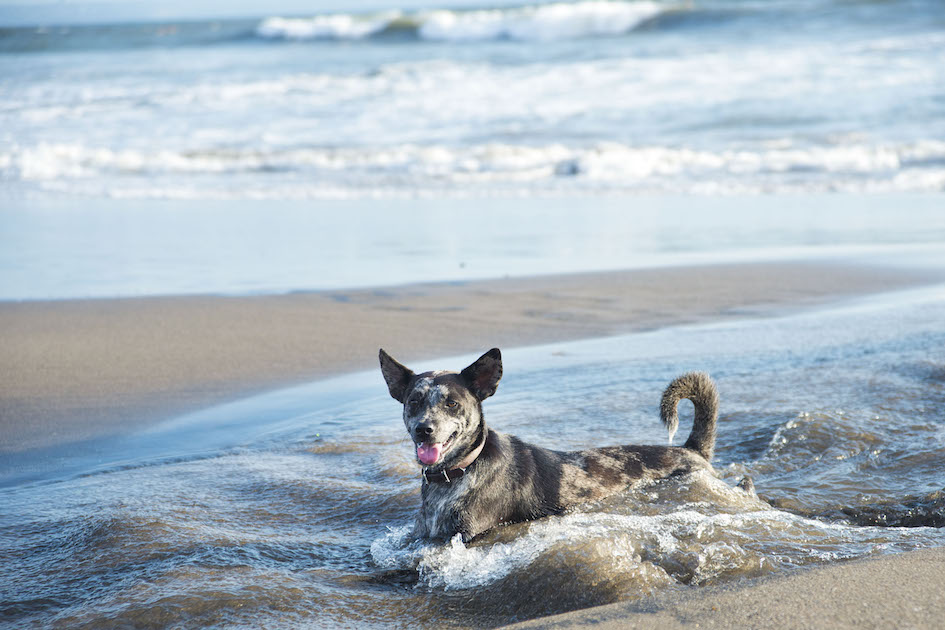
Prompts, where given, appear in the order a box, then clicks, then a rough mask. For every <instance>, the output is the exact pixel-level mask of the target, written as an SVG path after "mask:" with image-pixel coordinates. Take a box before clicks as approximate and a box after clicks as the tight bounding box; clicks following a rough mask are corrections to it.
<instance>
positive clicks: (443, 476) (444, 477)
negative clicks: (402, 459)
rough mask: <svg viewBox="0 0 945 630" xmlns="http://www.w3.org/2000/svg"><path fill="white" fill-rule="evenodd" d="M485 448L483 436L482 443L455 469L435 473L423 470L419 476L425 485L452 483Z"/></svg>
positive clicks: (426, 469)
mask: <svg viewBox="0 0 945 630" xmlns="http://www.w3.org/2000/svg"><path fill="white" fill-rule="evenodd" d="M485 446H486V436H485V435H483V436H482V442H480V443H479V446H477V447H476V448H474V449H473V450H471V451H470V452H469V455H467V456H466V457H465V458H464V459H463V461H461V462H460V463H459V466H457V467H456V468H450V469H449V470H440V471H437V472H431V471H430V469H428V468H424V469H423V472H421V473H420V476H421V477H423V479H424V481H426V482H427V483H434V482H436V483H452V482H454V481H456V480H457V479H460V478H461V477H462V476H463V475H465V474H466V469H467V468H469V467H470V466H472V463H473V462H474V461H476V459H477V458H478V457H479V455H480V454H481V453H482V449H483V448H485Z"/></svg>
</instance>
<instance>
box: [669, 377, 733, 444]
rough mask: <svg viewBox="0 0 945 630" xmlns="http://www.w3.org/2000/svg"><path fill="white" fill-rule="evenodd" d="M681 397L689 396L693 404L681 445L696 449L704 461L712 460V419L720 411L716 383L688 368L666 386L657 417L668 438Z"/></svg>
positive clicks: (675, 423)
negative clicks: (690, 429)
mask: <svg viewBox="0 0 945 630" xmlns="http://www.w3.org/2000/svg"><path fill="white" fill-rule="evenodd" d="M683 398H688V399H689V400H691V401H692V404H693V405H695V408H696V413H695V418H694V419H693V422H692V433H690V434H689V439H688V440H686V443H685V444H684V445H683V446H685V447H686V448H688V449H692V450H694V451H695V452H697V453H699V454H700V455H702V456H703V457H704V458H705V459H706V461H711V460H712V452H713V451H714V450H715V421H716V419H717V418H718V415H719V392H718V390H717V389H716V388H715V383H714V382H713V381H712V379H711V378H710V377H709V375H708V374H706V373H705V372H689V373H688V374H683V375H682V376H680V377H678V378H676V379H675V380H674V381H673V382H672V383H670V384H669V385H668V386H667V387H666V391H664V392H663V399H662V400H661V401H660V420H662V421H663V424H665V425H666V429H667V430H668V431H669V439H670V441H672V439H673V435H675V434H676V429H677V427H678V426H679V416H678V415H677V414H676V406H677V405H678V404H679V401H680V400H682V399H683Z"/></svg>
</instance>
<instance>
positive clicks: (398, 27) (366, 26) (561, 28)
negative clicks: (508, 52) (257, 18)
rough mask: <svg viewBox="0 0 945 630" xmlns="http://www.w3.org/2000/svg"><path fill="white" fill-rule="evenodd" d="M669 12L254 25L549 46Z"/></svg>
mask: <svg viewBox="0 0 945 630" xmlns="http://www.w3.org/2000/svg"><path fill="white" fill-rule="evenodd" d="M669 10H671V9H670V7H669V6H668V5H666V4H661V3H657V2H651V1H649V0H639V1H636V2H626V1H617V0H585V1H583V2H574V3H566V2H559V3H553V4H538V5H530V6H524V7H517V8H508V9H475V10H433V11H418V12H416V13H405V12H402V11H389V12H385V13H375V14H360V15H359V14H338V15H321V16H315V17H311V18H283V17H270V18H267V19H265V20H263V21H262V22H261V23H260V24H259V26H258V27H257V28H256V35H257V36H259V37H261V38H264V39H273V40H279V39H282V40H306V39H308V40H317V39H324V40H332V39H334V40H359V39H366V38H371V37H375V36H383V35H385V34H386V35H390V34H394V33H401V34H403V33H407V34H411V35H413V36H415V37H417V38H419V39H423V40H430V41H455V42H463V41H487V40H501V39H508V40H519V41H554V40H561V39H576V38H581V37H596V36H615V35H621V34H624V33H627V32H630V31H632V30H634V29H635V28H637V27H639V26H640V25H641V24H644V23H646V22H647V21H648V20H652V19H653V18H655V17H657V16H659V15H661V14H662V13H664V12H666V11H669Z"/></svg>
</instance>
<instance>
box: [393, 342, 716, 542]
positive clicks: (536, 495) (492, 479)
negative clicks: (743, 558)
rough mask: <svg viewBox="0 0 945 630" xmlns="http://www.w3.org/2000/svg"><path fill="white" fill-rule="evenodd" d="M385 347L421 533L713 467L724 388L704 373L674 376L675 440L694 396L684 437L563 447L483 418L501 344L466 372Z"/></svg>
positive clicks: (666, 398)
mask: <svg viewBox="0 0 945 630" xmlns="http://www.w3.org/2000/svg"><path fill="white" fill-rule="evenodd" d="M379 356H380V362H381V373H382V374H383V376H384V380H385V381H386V382H387V387H388V389H389V390H390V395H391V396H392V397H393V398H394V400H396V401H398V402H400V403H402V404H403V419H404V424H405V425H406V428H407V433H408V435H409V436H410V438H411V439H412V440H413V442H414V444H415V446H416V458H417V462H418V463H419V464H420V466H421V469H422V472H421V476H422V490H421V494H422V501H421V507H420V513H419V514H418V516H417V521H416V525H415V527H414V531H413V535H414V536H415V537H416V538H428V539H440V540H443V539H450V538H452V537H453V536H455V535H456V534H461V535H462V539H463V541H464V542H469V541H471V540H473V539H474V538H476V537H477V536H479V535H481V534H483V533H485V532H487V531H489V530H491V529H493V528H495V527H497V526H500V525H505V524H509V523H518V522H522V521H529V520H533V519H537V518H542V517H545V516H550V515H553V514H560V513H562V512H563V511H565V510H567V509H568V508H571V507H573V506H575V505H578V504H580V503H585V502H588V501H594V500H597V499H602V498H604V497H607V496H608V495H611V494H614V493H615V492H617V491H619V490H621V489H624V488H627V487H630V486H633V485H635V484H638V483H642V482H646V481H653V480H656V479H661V478H665V477H670V476H673V475H678V474H684V473H688V472H690V471H695V470H700V469H707V470H712V465H711V464H710V461H711V459H712V454H713V450H714V448H715V429H716V427H715V425H716V421H717V418H718V406H719V397H718V392H717V390H716V387H715V383H713V381H712V379H711V378H710V377H709V376H708V375H707V374H705V373H702V372H690V373H688V374H684V375H682V376H680V377H679V378H677V379H675V380H673V381H672V382H671V383H670V384H669V386H668V387H667V388H666V390H665V392H664V393H663V397H662V400H661V403H660V418H661V419H662V421H663V423H664V424H665V425H666V427H667V429H668V431H669V434H670V440H672V436H673V435H674V434H675V432H676V428H677V426H678V423H679V419H678V416H677V413H676V406H677V404H678V403H679V401H680V400H682V399H683V398H688V399H689V400H691V401H692V402H693V404H694V405H695V418H694V421H693V428H692V432H691V433H690V435H689V438H688V439H687V440H686V443H685V445H683V446H681V447H674V446H612V447H605V448H594V449H588V450H583V451H572V452H562V451H554V450H550V449H546V448H542V447H540V446H534V445H532V444H528V443H526V442H523V441H522V440H520V439H518V438H517V437H515V436H512V435H505V434H503V433H499V432H498V431H493V430H492V429H490V428H489V427H487V426H486V421H485V418H484V416H483V412H482V401H484V400H485V399H486V398H488V397H490V396H492V395H493V394H494V393H495V391H496V388H497V387H498V384H499V379H501V378H502V354H501V352H500V351H499V349H498V348H493V349H492V350H489V351H488V352H486V353H485V354H483V355H482V356H481V357H479V359H477V360H476V361H475V362H473V363H472V364H471V365H470V366H468V367H467V368H465V369H464V370H462V371H461V372H447V371H437V372H424V373H422V374H414V373H413V372H412V371H411V370H410V369H409V368H407V367H405V366H403V365H401V364H400V363H398V362H397V361H396V360H395V359H394V358H392V357H391V356H390V355H389V354H387V353H386V352H385V351H384V350H383V349H381V350H380V354H379Z"/></svg>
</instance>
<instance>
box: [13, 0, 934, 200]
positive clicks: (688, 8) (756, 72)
mask: <svg viewBox="0 0 945 630" xmlns="http://www.w3.org/2000/svg"><path fill="white" fill-rule="evenodd" d="M326 4H327V3H324V2H323V3H322V5H323V6H324V5H326ZM452 4H455V3H452ZM464 4H466V7H465V8H461V9H458V8H450V7H449V6H442V5H437V4H436V3H418V2H416V1H415V0H414V1H411V3H410V5H411V8H398V7H397V5H392V4H387V6H388V7H392V8H389V10H383V11H376V12H370V11H367V12H357V11H355V12H351V11H350V9H348V10H345V8H344V5H339V6H335V7H334V10H331V11H322V12H314V11H313V13H310V14H307V15H260V16H258V17H256V18H253V19H239V20H234V19H225V18H219V19H208V20H203V21H199V20H198V21H186V20H183V21H162V22H146V23H130V24H127V23H122V24H114V23H106V24H82V25H70V24H60V23H52V24H44V25H42V26H40V27H33V26H29V27H28V26H15V25H12V24H11V25H9V26H5V27H0V67H2V80H0V102H2V106H0V196H2V198H24V197H25V198H30V199H35V198H48V197H53V198H56V197H65V198H75V196H85V197H89V198H95V199H98V198H103V197H106V198H125V199H150V198H159V199H247V198H256V199H266V200H286V199H336V198H351V197H355V198H384V199H388V198H392V197H400V198H415V197H418V196H427V197H440V196H444V195H446V196H450V197H469V196H472V197H477V198H481V197H483V196H493V195H506V196H509V195H542V196H550V197H554V196H561V195H574V194H578V195H593V196H597V195H614V194H628V193H630V194H639V193H652V194H665V193H687V194H700V195H702V194H707V195H716V194H758V193H784V192H793V193H822V192H835V191H844V192H859V193H863V192H867V193H871V192H878V191H885V192H929V191H934V192H941V191H942V190H943V188H945V140H943V139H945V116H943V115H942V107H941V103H942V101H943V98H945V91H943V90H945V88H943V86H945V53H943V52H942V51H943V50H945V22H943V17H942V11H941V3H940V1H939V0H894V1H890V2H859V1H856V2H848V1H846V0H776V1H770V2H759V1H757V0H686V1H676V0H656V1H654V0H635V1H623V0H578V1H574V2H551V3H548V2H540V3H539V2H533V3H529V2H527V1H523V2H521V3H519V6H504V7H502V6H500V7H498V8H496V7H492V6H490V5H489V3H484V4H483V6H479V7H477V6H476V5H475V3H472V2H465V3H464ZM503 4H505V5H508V4H509V3H508V2H505V3H503ZM362 5H363V3H362ZM418 5H421V6H418ZM4 17H5V14H4V12H3V10H2V9H0V25H2V24H5V23H9V22H8V21H7V20H5V19H4Z"/></svg>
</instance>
